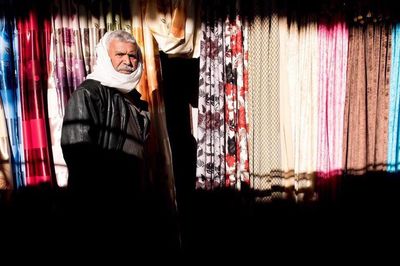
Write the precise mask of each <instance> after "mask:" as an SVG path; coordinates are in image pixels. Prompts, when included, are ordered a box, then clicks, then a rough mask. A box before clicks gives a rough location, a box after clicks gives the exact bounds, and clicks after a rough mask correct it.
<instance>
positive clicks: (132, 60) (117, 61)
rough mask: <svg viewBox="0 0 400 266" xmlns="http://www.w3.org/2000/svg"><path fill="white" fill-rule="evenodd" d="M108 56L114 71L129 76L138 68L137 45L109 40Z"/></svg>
mask: <svg viewBox="0 0 400 266" xmlns="http://www.w3.org/2000/svg"><path fill="white" fill-rule="evenodd" d="M108 55H109V56H110V58H111V63H112V65H113V67H114V68H115V70H117V71H118V72H119V73H123V74H131V73H132V72H133V71H135V70H136V68H137V67H138V53H137V45H136V44H133V43H130V42H122V41H119V40H111V42H110V46H109V48H108Z"/></svg>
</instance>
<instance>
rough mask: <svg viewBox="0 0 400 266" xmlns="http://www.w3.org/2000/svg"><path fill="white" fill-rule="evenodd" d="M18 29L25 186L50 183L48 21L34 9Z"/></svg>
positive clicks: (22, 19)
mask: <svg viewBox="0 0 400 266" xmlns="http://www.w3.org/2000/svg"><path fill="white" fill-rule="evenodd" d="M17 26H18V42H19V53H20V54H19V64H20V72H19V80H20V85H21V106H22V122H23V126H22V130H23V138H24V154H25V159H26V166H25V167H26V185H37V184H39V183H43V182H48V183H52V178H51V164H50V163H51V162H50V156H49V143H48V138H47V136H48V132H47V127H46V115H45V98H44V96H45V94H44V93H45V91H46V90H47V77H48V70H47V68H48V60H47V59H48V58H47V56H48V50H49V45H50V33H51V28H50V20H49V19H47V18H44V17H43V16H42V15H40V16H39V15H38V10H37V9H35V8H29V11H27V12H26V13H25V14H23V12H21V14H20V16H18V18H17Z"/></svg>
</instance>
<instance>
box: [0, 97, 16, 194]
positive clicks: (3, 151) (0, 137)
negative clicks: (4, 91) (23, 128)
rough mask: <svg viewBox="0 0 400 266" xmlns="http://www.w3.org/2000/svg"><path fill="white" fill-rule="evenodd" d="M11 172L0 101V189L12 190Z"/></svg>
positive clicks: (6, 134)
mask: <svg viewBox="0 0 400 266" xmlns="http://www.w3.org/2000/svg"><path fill="white" fill-rule="evenodd" d="M13 187H14V183H13V176H12V171H11V157H10V142H9V139H8V131H7V123H6V118H5V115H4V109H3V102H2V101H1V99H0V189H13Z"/></svg>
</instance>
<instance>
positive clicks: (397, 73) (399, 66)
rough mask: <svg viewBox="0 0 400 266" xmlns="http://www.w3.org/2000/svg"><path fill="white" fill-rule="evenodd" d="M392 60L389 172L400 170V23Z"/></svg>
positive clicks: (393, 35)
mask: <svg viewBox="0 0 400 266" xmlns="http://www.w3.org/2000/svg"><path fill="white" fill-rule="evenodd" d="M391 53H392V62H391V67H390V71H391V72H390V103H389V104H390V106H389V128H388V135H389V136H388V154H387V170H388V172H398V171H399V170H400V156H399V144H400V143H399V134H400V131H399V112H400V110H399V109H400V108H399V104H400V95H399V93H400V23H396V24H394V26H393V32H392V52H391Z"/></svg>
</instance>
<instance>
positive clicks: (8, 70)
mask: <svg viewBox="0 0 400 266" xmlns="http://www.w3.org/2000/svg"><path fill="white" fill-rule="evenodd" d="M1 7H2V8H1V9H0V16H1V17H0V43H1V45H0V62H1V63H0V77H1V83H0V95H1V99H2V103H3V108H4V115H5V119H6V123H7V130H8V136H9V141H10V149H11V151H10V152H11V164H12V165H11V167H12V175H13V180H14V182H13V183H14V187H15V188H19V187H21V186H24V185H25V183H26V172H25V159H24V158H25V156H24V150H23V138H22V118H21V99H20V97H21V96H20V87H19V79H18V73H19V68H18V66H19V54H18V30H17V26H16V18H15V14H14V13H13V12H12V10H13V9H12V8H11V6H10V5H6V4H5V3H2V6H1ZM5 10H8V12H6V13H4V11H5Z"/></svg>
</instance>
